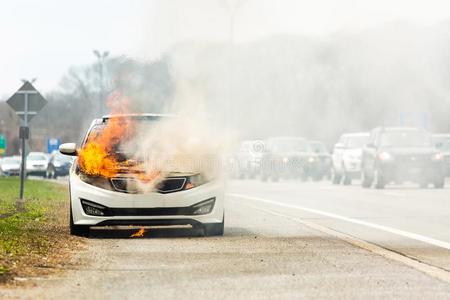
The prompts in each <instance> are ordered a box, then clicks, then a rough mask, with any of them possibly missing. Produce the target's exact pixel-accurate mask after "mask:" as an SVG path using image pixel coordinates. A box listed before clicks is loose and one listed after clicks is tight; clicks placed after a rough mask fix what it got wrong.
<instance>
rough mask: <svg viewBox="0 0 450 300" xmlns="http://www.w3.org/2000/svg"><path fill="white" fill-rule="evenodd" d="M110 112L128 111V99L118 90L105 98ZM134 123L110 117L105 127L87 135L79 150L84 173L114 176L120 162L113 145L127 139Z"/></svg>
mask: <svg viewBox="0 0 450 300" xmlns="http://www.w3.org/2000/svg"><path fill="white" fill-rule="evenodd" d="M107 104H108V106H109V107H110V109H111V113H112V114H124V113H128V107H129V99H128V98H127V97H123V96H122V95H121V94H120V93H119V92H116V93H113V94H112V95H111V96H110V97H109V98H108V100H107ZM133 131H134V124H133V122H131V121H130V120H128V119H123V118H110V119H109V120H108V123H107V125H106V127H105V128H104V129H103V130H102V131H100V132H98V133H95V134H94V135H93V136H92V137H89V141H88V142H87V143H86V145H85V146H84V147H83V148H82V149H81V150H80V152H79V165H80V168H81V169H82V170H83V172H84V173H86V174H89V175H94V176H104V177H114V176H115V175H117V173H118V171H119V169H120V166H121V164H120V163H119V162H118V161H117V159H116V157H114V147H116V146H117V145H118V143H119V142H123V141H126V140H127V139H129V138H130V137H131V136H132V134H133Z"/></svg>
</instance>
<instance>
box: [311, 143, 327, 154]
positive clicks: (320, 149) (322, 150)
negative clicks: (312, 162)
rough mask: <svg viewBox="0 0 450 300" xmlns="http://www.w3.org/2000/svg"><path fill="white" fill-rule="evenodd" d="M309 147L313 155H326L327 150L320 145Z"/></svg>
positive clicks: (314, 144) (312, 144)
mask: <svg viewBox="0 0 450 300" xmlns="http://www.w3.org/2000/svg"><path fill="white" fill-rule="evenodd" d="M309 147H310V148H311V151H312V152H315V153H320V154H324V153H328V151H327V148H326V147H325V145H324V144H322V143H309Z"/></svg>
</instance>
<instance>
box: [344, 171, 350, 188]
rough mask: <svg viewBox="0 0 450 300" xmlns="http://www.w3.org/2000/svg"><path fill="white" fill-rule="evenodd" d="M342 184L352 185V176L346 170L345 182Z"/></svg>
mask: <svg viewBox="0 0 450 300" xmlns="http://www.w3.org/2000/svg"><path fill="white" fill-rule="evenodd" d="M342 184H343V185H351V184H352V177H350V174H348V172H347V171H345V170H344V181H343V183H342Z"/></svg>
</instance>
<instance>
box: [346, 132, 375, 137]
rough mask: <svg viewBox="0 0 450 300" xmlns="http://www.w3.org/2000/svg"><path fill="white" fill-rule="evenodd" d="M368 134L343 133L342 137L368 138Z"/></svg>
mask: <svg viewBox="0 0 450 300" xmlns="http://www.w3.org/2000/svg"><path fill="white" fill-rule="evenodd" d="M369 135H370V134H369V133H368V132H351V133H344V134H343V135H342V137H358V136H369Z"/></svg>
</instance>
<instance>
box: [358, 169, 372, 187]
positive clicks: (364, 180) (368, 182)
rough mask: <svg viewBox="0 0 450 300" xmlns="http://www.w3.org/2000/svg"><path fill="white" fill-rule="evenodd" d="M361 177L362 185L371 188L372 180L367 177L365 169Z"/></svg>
mask: <svg viewBox="0 0 450 300" xmlns="http://www.w3.org/2000/svg"><path fill="white" fill-rule="evenodd" d="M361 177H362V178H361V186H362V187H363V188H365V189H368V188H370V186H371V185H372V181H371V180H369V179H368V178H367V176H366V175H365V172H364V171H363V172H362V173H361Z"/></svg>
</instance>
